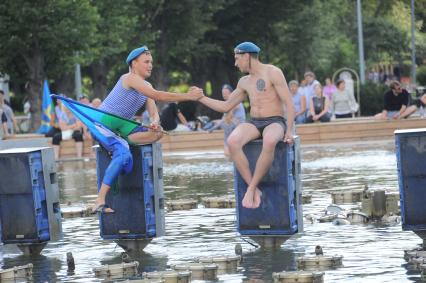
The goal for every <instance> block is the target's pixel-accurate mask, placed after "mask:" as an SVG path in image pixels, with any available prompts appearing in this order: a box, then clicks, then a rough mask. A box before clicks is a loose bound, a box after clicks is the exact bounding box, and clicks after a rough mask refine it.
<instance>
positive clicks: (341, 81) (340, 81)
mask: <svg viewBox="0 0 426 283" xmlns="http://www.w3.org/2000/svg"><path fill="white" fill-rule="evenodd" d="M344 82H345V80H344V79H340V80H338V81H337V82H336V86H337V87H339V85H340V84H341V83H344Z"/></svg>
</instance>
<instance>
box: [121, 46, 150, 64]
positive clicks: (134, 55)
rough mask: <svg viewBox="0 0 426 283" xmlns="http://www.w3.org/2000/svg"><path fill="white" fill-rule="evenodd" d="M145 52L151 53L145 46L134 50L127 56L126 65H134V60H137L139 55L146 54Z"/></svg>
mask: <svg viewBox="0 0 426 283" xmlns="http://www.w3.org/2000/svg"><path fill="white" fill-rule="evenodd" d="M145 51H149V49H148V47H146V46H145V45H144V46H142V47H139V48H136V49H133V50H132V51H131V52H130V53H129V56H127V59H126V63H127V65H130V63H132V60H133V59H136V58H137V57H138V56H139V55H141V54H142V53H144V52H145Z"/></svg>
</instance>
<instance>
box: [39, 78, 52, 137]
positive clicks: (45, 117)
mask: <svg viewBox="0 0 426 283" xmlns="http://www.w3.org/2000/svg"><path fill="white" fill-rule="evenodd" d="M53 111H54V110H53V101H52V98H51V97H50V90H49V85H48V83H47V80H44V83H43V99H42V104H41V125H40V128H39V129H38V130H37V133H39V134H46V133H47V132H48V131H49V130H50V127H51V126H50V120H51V119H52V113H53Z"/></svg>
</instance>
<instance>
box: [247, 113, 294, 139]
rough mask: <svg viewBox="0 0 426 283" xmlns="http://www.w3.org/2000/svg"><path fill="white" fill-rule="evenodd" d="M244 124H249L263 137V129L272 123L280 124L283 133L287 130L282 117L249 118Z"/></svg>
mask: <svg viewBox="0 0 426 283" xmlns="http://www.w3.org/2000/svg"><path fill="white" fill-rule="evenodd" d="M246 123H250V124H252V125H254V126H255V127H256V128H257V129H258V130H259V132H260V135H263V130H265V128H266V127H267V126H269V125H271V124H273V123H277V124H280V125H281V127H283V130H284V133H285V132H286V130H287V124H286V121H285V119H284V117H281V116H272V117H265V118H251V119H250V120H248V121H247V122H246Z"/></svg>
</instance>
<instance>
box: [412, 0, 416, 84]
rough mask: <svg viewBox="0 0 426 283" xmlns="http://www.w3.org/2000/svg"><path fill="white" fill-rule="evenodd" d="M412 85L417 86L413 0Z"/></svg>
mask: <svg viewBox="0 0 426 283" xmlns="http://www.w3.org/2000/svg"><path fill="white" fill-rule="evenodd" d="M411 84H412V85H414V86H415V85H416V18H415V15H414V0H411Z"/></svg>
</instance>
